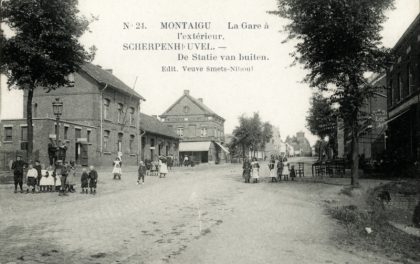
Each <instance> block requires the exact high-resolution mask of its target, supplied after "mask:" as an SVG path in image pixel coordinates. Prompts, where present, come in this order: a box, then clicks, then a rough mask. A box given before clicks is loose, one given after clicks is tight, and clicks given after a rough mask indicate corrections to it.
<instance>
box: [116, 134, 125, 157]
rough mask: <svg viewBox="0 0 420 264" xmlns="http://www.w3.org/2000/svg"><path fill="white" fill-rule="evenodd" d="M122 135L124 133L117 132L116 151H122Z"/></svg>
mask: <svg viewBox="0 0 420 264" xmlns="http://www.w3.org/2000/svg"><path fill="white" fill-rule="evenodd" d="M123 137H124V134H123V133H118V138H117V151H118V152H122V149H123V146H122V143H123Z"/></svg>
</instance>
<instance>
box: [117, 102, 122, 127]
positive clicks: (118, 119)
mask: <svg viewBox="0 0 420 264" xmlns="http://www.w3.org/2000/svg"><path fill="white" fill-rule="evenodd" d="M122 119H123V104H118V105H117V123H122V121H123V120H122Z"/></svg>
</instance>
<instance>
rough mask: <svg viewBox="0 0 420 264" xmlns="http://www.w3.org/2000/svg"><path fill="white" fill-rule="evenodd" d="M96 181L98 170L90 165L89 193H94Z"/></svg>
mask: <svg viewBox="0 0 420 264" xmlns="http://www.w3.org/2000/svg"><path fill="white" fill-rule="evenodd" d="M97 182H98V172H97V171H96V170H95V167H93V166H90V171H89V188H90V193H91V194H96V184H97Z"/></svg>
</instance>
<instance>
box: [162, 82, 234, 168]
mask: <svg viewBox="0 0 420 264" xmlns="http://www.w3.org/2000/svg"><path fill="white" fill-rule="evenodd" d="M160 118H161V120H162V122H164V123H165V124H166V125H167V126H168V127H169V128H170V129H172V130H173V131H174V132H175V133H176V134H177V135H178V136H179V137H180V138H181V142H180V144H179V152H180V160H182V159H183V158H184V157H185V155H187V156H189V157H190V158H191V159H192V160H193V161H194V162H196V163H220V162H225V161H226V160H227V156H228V154H229V151H228V150H227V148H226V147H224V146H223V143H224V123H225V119H223V118H222V117H221V116H219V115H218V114H216V113H215V112H214V111H213V110H211V109H210V108H208V107H207V106H206V105H205V104H204V103H203V99H201V98H199V99H196V98H194V97H192V96H191V95H190V92H189V90H185V91H184V94H183V95H182V96H181V97H180V98H179V99H178V100H177V101H176V102H175V103H174V104H173V105H172V106H170V107H169V108H168V110H166V111H165V113H163V114H162V115H161V116H160Z"/></svg>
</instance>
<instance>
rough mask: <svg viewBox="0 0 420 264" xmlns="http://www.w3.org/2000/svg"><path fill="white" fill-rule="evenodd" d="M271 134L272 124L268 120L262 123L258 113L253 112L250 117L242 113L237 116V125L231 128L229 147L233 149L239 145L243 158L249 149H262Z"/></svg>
mask: <svg viewBox="0 0 420 264" xmlns="http://www.w3.org/2000/svg"><path fill="white" fill-rule="evenodd" d="M272 136H273V130H272V125H271V124H270V123H268V122H264V123H263V122H262V121H261V118H260V115H259V114H258V113H254V115H253V116H252V117H246V116H244V115H242V116H241V117H239V126H237V127H236V128H235V129H234V130H233V139H232V142H231V144H230V148H231V149H233V150H235V149H237V147H238V146H240V148H241V150H242V157H243V158H245V155H246V152H247V151H248V150H249V149H252V150H253V151H257V150H259V149H263V148H264V147H265V144H266V143H267V142H269V141H270V139H271V138H272Z"/></svg>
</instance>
